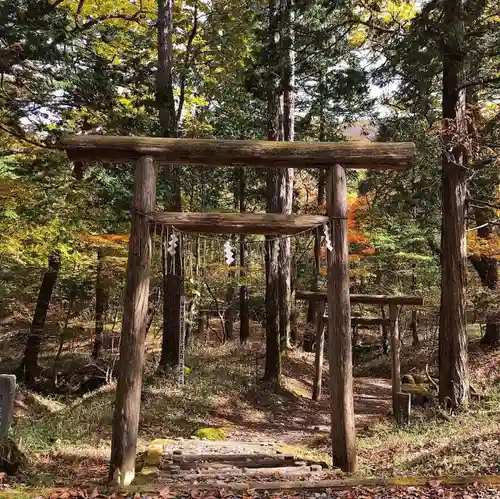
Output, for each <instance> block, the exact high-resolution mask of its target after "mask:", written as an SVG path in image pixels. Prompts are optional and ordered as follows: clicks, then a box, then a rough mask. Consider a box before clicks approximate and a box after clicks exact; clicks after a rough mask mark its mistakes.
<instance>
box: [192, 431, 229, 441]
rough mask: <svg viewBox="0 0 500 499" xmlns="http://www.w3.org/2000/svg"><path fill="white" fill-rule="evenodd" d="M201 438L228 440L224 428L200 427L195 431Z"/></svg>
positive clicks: (196, 435)
mask: <svg viewBox="0 0 500 499" xmlns="http://www.w3.org/2000/svg"><path fill="white" fill-rule="evenodd" d="M193 436H195V437H196V438H199V439H200V440H226V436H227V435H226V432H225V431H224V430H223V429H222V428H200V429H199V430H196V431H195V432H194V433H193Z"/></svg>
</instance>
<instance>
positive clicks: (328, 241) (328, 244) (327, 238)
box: [323, 224, 333, 251]
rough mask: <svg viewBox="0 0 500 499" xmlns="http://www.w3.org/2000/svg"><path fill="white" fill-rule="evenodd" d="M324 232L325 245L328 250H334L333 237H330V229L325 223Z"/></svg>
mask: <svg viewBox="0 0 500 499" xmlns="http://www.w3.org/2000/svg"><path fill="white" fill-rule="evenodd" d="M323 234H324V235H325V246H326V249H327V250H328V251H333V245H332V239H331V237H330V229H329V228H328V225H326V224H325V225H323Z"/></svg>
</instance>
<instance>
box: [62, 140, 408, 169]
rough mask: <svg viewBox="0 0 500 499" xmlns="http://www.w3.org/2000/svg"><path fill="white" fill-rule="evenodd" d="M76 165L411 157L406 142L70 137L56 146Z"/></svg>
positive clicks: (392, 161)
mask: <svg viewBox="0 0 500 499" xmlns="http://www.w3.org/2000/svg"><path fill="white" fill-rule="evenodd" d="M62 146H63V147H64V148H65V149H66V152H67V154H68V157H69V158H70V159H72V160H78V161H107V162H117V163H123V162H126V161H134V160H137V159H139V158H140V157H142V156H151V157H152V158H154V159H155V161H157V162H158V163H167V164H190V165H205V166H244V165H246V166H261V167H293V168H326V167H329V166H331V165H333V164H337V163H340V164H341V165H343V166H345V167H347V168H380V169H384V168H406V167H408V166H409V165H410V164H411V162H412V160H413V157H414V155H415V146H414V144H413V143H412V142H400V143H392V142H362V141H360V142H355V141H345V142H331V143H329V142H269V141H263V140H210V139H170V138H156V137H133V136H116V137H114V136H107V135H72V136H68V137H65V138H64V139H63V140H62Z"/></svg>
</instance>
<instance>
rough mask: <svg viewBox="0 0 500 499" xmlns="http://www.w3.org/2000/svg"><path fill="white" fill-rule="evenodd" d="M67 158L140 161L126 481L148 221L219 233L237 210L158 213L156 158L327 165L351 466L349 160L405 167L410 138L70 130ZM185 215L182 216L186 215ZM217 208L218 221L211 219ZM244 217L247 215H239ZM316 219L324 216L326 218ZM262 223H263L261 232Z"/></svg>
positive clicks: (337, 440) (116, 439) (125, 478)
mask: <svg viewBox="0 0 500 499" xmlns="http://www.w3.org/2000/svg"><path fill="white" fill-rule="evenodd" d="M62 143H63V146H64V148H65V149H66V151H67V154H68V156H69V158H70V159H73V160H78V161H104V162H114V163H124V162H128V161H136V162H137V168H136V172H135V185H134V198H133V211H132V225H131V233H130V242H129V261H128V266H127V279H126V287H125V289H126V291H125V299H124V312H123V313H124V316H123V325H122V341H121V344H120V363H119V365H120V369H119V377H118V385H117V393H116V404H115V412H114V419H113V438H112V443H111V447H112V451H111V462H110V478H111V479H112V480H113V481H115V482H117V483H119V484H121V485H128V484H129V483H130V482H131V481H132V479H133V477H134V473H135V453H136V443H137V431H138V425H139V411H140V401H141V384H142V370H143V362H144V348H143V344H144V339H145V321H146V312H147V305H148V292H149V275H150V271H151V230H150V229H151V228H150V225H151V224H150V221H156V223H160V222H161V223H164V224H172V223H174V221H175V223H176V224H180V225H181V226H182V228H183V229H184V230H193V231H196V230H202V229H203V230H204V231H208V232H213V233H218V232H227V231H229V230H230V229H229V227H228V226H229V225H230V224H231V222H232V221H234V219H231V220H230V219H229V218H228V217H227V216H225V217H224V216H222V215H221V214H214V213H212V214H206V213H203V214H198V215H193V214H192V216H191V217H189V216H188V217H186V214H182V215H180V214H178V213H168V214H165V213H158V212H155V202H156V197H155V184H156V169H155V165H157V164H159V163H165V164H189V165H201V166H231V167H236V166H238V167H239V166H260V167H279V168H309V167H310V168H324V169H327V170H328V172H329V175H328V182H327V184H326V185H327V192H328V221H329V223H330V222H331V236H332V244H333V251H330V252H328V309H329V311H330V318H329V341H330V345H331V348H330V349H329V350H330V369H331V373H332V375H331V376H330V379H331V383H330V392H331V398H332V410H331V418H332V454H333V458H334V463H335V464H336V465H338V466H340V467H341V468H342V469H343V470H344V471H347V472H353V471H354V470H355V467H356V445H355V429H354V402H353V386H352V355H351V348H352V346H351V334H350V305H349V260H348V245H347V181H346V173H345V168H380V169H385V168H406V167H407V166H409V165H410V164H411V161H412V159H413V157H414V154H415V147H414V145H413V144H412V143H389V142H339V143H324V142H323V143H298V142H267V141H247V140H239V141H230V140H222V141H221V140H198V139H168V138H151V137H132V136H126V137H111V136H96V135H87V136H85V135H80V136H72V137H67V138H65V139H63V142H62ZM179 217H184V218H183V220H181V219H180V218H179ZM207 217H210V219H211V223H210V224H205V223H204V220H206V219H207ZM238 219H239V220H238V222H237V224H235V228H234V230H231V231H232V232H233V231H237V232H240V233H244V232H248V233H251V232H252V231H257V232H259V231H260V233H264V234H268V233H269V229H268V226H269V224H271V225H274V227H273V229H272V231H273V233H277V234H295V233H297V230H298V229H297V226H300V227H303V226H304V225H303V224H304V223H305V222H304V218H303V217H299V218H295V217H294V219H295V221H293V222H292V221H291V218H290V217H289V216H286V215H285V216H283V215H281V216H280V215H276V214H266V215H261V216H260V219H259V220H255V219H254V220H251V223H250V220H249V218H248V214H247V215H238ZM240 220H241V221H240ZM319 223H322V221H320V222H319ZM264 230H265V232H264Z"/></svg>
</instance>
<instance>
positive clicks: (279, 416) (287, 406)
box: [226, 377, 391, 445]
mask: <svg viewBox="0 0 500 499" xmlns="http://www.w3.org/2000/svg"><path fill="white" fill-rule="evenodd" d="M295 388H299V387H298V382H297V381H295ZM301 388H302V392H309V391H310V390H309V387H308V386H305V385H303V384H302V386H301ZM354 410H355V413H356V426H357V427H360V428H361V427H365V426H366V425H370V424H373V423H375V422H377V421H379V420H381V419H385V418H386V417H388V416H389V415H390V412H391V381H390V380H388V379H383V378H366V377H360V378H355V380H354ZM226 419H228V420H229V421H230V423H231V424H232V427H231V431H230V435H229V436H230V438H231V439H233V440H246V441H258V442H262V441H266V442H279V443H283V444H289V445H293V444H298V443H301V442H304V441H305V440H311V439H312V438H314V437H317V436H318V434H319V433H329V431H330V399H329V397H328V394H327V393H325V396H324V397H323V399H322V400H321V401H319V402H314V401H313V400H311V398H310V395H309V394H308V393H307V394H306V395H305V396H302V397H298V398H295V399H293V400H286V401H284V402H283V403H281V404H278V405H277V406H275V407H274V408H273V409H272V410H270V411H269V412H268V413H266V416H265V417H262V415H260V417H258V416H255V417H252V416H251V415H250V417H249V416H248V414H247V415H245V417H244V418H243V417H242V415H240V414H238V413H236V414H233V416H232V417H231V416H227V417H226Z"/></svg>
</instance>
